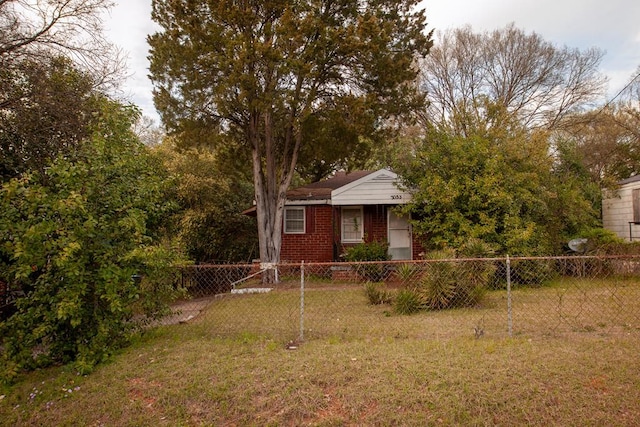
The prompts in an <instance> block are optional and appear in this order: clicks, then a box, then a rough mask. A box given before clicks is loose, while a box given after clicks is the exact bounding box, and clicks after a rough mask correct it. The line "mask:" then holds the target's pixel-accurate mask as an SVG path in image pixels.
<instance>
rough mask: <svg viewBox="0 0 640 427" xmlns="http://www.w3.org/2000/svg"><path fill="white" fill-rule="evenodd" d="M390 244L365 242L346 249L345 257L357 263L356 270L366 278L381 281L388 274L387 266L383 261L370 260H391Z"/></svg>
mask: <svg viewBox="0 0 640 427" xmlns="http://www.w3.org/2000/svg"><path fill="white" fill-rule="evenodd" d="M388 248H389V244H388V243H386V242H378V241H373V242H363V243H358V244H357V245H355V246H351V247H348V248H347V249H346V250H345V254H344V259H345V260H346V261H349V262H352V263H356V271H357V272H358V274H360V275H361V276H362V277H363V278H364V279H365V280H368V281H372V282H379V281H381V280H382V279H383V278H384V276H385V274H386V266H385V265H384V264H381V263H369V261H389V260H390V259H391V256H390V255H389V253H388Z"/></svg>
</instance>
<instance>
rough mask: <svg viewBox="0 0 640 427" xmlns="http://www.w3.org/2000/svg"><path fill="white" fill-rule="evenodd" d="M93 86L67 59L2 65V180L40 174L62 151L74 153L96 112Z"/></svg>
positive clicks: (0, 145)
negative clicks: (30, 172) (33, 172)
mask: <svg viewBox="0 0 640 427" xmlns="http://www.w3.org/2000/svg"><path fill="white" fill-rule="evenodd" d="M94 86H95V84H94V80H93V78H92V77H91V76H90V75H88V74H87V73H84V72H82V71H80V70H78V69H77V68H76V67H75V66H74V65H73V64H72V63H71V61H70V60H69V59H67V58H65V57H52V58H48V57H47V58H44V59H43V60H42V61H39V62H34V61H33V60H30V59H25V60H23V61H22V62H14V63H13V64H12V66H11V67H8V68H4V69H0V106H1V107H0V179H1V180H2V181H6V180H9V179H10V178H13V177H17V176H19V175H20V174H22V173H24V172H27V171H35V172H40V173H42V172H43V171H44V168H45V167H46V166H47V165H48V164H49V163H50V162H51V161H53V159H54V158H56V157H57V156H58V155H65V156H70V157H72V156H74V155H75V153H76V151H77V150H78V149H79V147H80V145H81V144H82V142H83V141H84V140H85V138H86V137H87V136H88V133H89V129H88V127H89V124H90V123H91V121H92V120H93V119H94V117H95V116H96V113H97V110H98V102H97V99H99V97H100V95H99V94H98V93H97V92H96V90H95V89H94ZM41 176H44V175H42V174H41Z"/></svg>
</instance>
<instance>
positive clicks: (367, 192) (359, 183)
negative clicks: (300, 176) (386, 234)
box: [242, 169, 411, 215]
mask: <svg viewBox="0 0 640 427" xmlns="http://www.w3.org/2000/svg"><path fill="white" fill-rule="evenodd" d="M397 179H398V175H396V174H395V173H394V172H391V171H390V170H388V169H380V170H378V171H354V172H336V173H335V175H334V176H332V177H330V178H327V179H324V180H322V181H318V182H313V183H311V184H307V185H303V186H302V187H297V188H294V189H291V190H289V191H287V202H286V204H287V205H289V206H291V205H297V206H304V205H319V204H322V205H336V206H347V205H377V204H381V205H399V204H403V203H406V202H408V201H409V200H411V195H410V194H409V193H407V192H405V191H402V190H400V189H399V188H398V187H397V186H396V181H397ZM242 213H243V214H244V215H255V213H256V207H255V206H252V207H251V208H249V209H247V210H245V211H244V212H242Z"/></svg>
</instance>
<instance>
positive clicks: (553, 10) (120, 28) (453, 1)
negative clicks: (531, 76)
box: [105, 0, 640, 124]
mask: <svg viewBox="0 0 640 427" xmlns="http://www.w3.org/2000/svg"><path fill="white" fill-rule="evenodd" d="M116 3H117V4H116V6H115V7H114V8H113V9H112V10H111V13H110V14H109V16H106V17H105V27H106V30H107V36H108V37H109V38H110V39H111V40H112V41H113V42H114V43H115V44H116V45H118V46H120V48H122V49H123V50H124V52H125V53H126V54H127V56H128V61H127V64H128V75H129V77H128V78H127V80H126V82H125V84H124V85H123V88H122V89H123V94H124V96H125V98H126V99H127V100H129V101H130V102H132V103H134V104H136V105H137V106H138V107H140V108H141V109H142V111H143V114H144V115H146V116H149V117H150V118H152V119H154V120H155V121H156V123H158V124H159V116H158V114H157V113H156V111H155V108H154V106H153V96H152V93H151V91H152V85H151V82H150V80H149V78H148V74H149V61H148V60H147V56H148V49H149V46H148V45H147V41H146V37H147V34H151V33H153V32H155V31H157V27H156V26H155V24H154V23H153V22H152V21H151V0H116ZM422 6H423V7H424V8H425V10H426V14H427V23H428V26H427V30H431V29H434V30H435V31H436V33H435V37H434V42H435V43H437V42H438V32H439V31H445V30H447V29H451V28H458V27H462V26H465V25H470V26H471V27H472V29H473V30H474V31H476V32H484V31H491V30H494V29H498V28H503V27H505V26H506V25H508V24H509V23H514V24H515V26H516V27H518V28H520V29H522V30H524V31H526V32H527V33H531V32H536V33H538V34H539V35H541V36H542V37H543V38H544V39H545V40H546V41H549V42H551V43H553V44H555V45H556V46H558V47H562V46H568V47H570V48H579V49H581V50H584V49H588V48H591V47H597V48H599V49H602V50H603V51H604V52H605V55H604V58H603V59H602V63H601V66H600V68H601V72H602V73H603V74H604V75H606V76H607V77H608V78H609V91H608V95H607V96H608V99H611V98H612V97H614V96H615V95H616V94H617V93H618V92H619V91H620V90H621V89H622V88H623V87H624V86H625V85H626V84H627V83H628V82H629V80H631V78H633V77H634V76H635V74H636V72H637V70H638V66H640V1H638V0H605V1H602V0H423V2H422Z"/></svg>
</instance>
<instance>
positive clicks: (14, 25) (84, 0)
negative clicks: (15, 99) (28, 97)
mask: <svg viewBox="0 0 640 427" xmlns="http://www.w3.org/2000/svg"><path fill="white" fill-rule="evenodd" d="M112 6H113V2H112V1H111V0H65V1H58V0H2V1H0V69H2V68H7V67H10V66H11V64H12V63H14V62H15V61H18V62H22V61H24V60H27V59H28V60H30V61H31V62H33V63H36V62H38V61H40V60H42V59H47V58H50V57H52V56H53V57H56V56H66V57H69V58H72V60H73V61H74V62H75V63H76V64H82V68H83V69H84V70H85V71H87V72H90V73H91V74H92V75H93V76H94V77H96V79H97V80H98V81H99V82H100V84H101V85H111V84H114V83H115V82H116V81H118V79H119V78H120V73H121V70H122V60H121V58H120V52H119V51H118V50H117V49H116V48H115V47H114V46H113V45H112V44H111V43H110V42H109V41H108V40H107V39H106V38H104V36H103V33H102V15H103V14H104V13H106V12H108V11H109V9H110V8H111V7H112ZM1 106H2V105H0V107H1Z"/></svg>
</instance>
